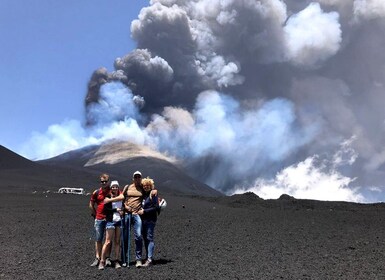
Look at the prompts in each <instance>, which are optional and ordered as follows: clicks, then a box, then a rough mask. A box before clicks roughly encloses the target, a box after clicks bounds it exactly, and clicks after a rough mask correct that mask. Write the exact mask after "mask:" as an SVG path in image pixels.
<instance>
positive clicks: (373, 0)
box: [353, 0, 385, 20]
mask: <svg viewBox="0 0 385 280" xmlns="http://www.w3.org/2000/svg"><path fill="white" fill-rule="evenodd" d="M353 10H354V15H355V16H356V17H357V18H363V19H369V20H370V19H374V18H384V17H385V1H383V0H355V1H354V7H353Z"/></svg>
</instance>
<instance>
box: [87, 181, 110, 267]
mask: <svg viewBox="0 0 385 280" xmlns="http://www.w3.org/2000/svg"><path fill="white" fill-rule="evenodd" d="M99 179H100V188H99V189H97V190H95V191H94V192H93V193H92V195H91V199H90V203H89V208H90V209H91V215H92V216H93V217H94V218H95V224H94V227H95V260H94V261H93V263H92V264H91V266H97V265H98V264H99V262H100V258H101V255H102V247H103V237H104V231H105V228H106V224H107V220H106V214H105V211H104V199H105V198H106V197H107V196H108V195H109V194H110V190H111V188H110V176H109V175H108V174H105V173H104V174H101V175H100V176H99Z"/></svg>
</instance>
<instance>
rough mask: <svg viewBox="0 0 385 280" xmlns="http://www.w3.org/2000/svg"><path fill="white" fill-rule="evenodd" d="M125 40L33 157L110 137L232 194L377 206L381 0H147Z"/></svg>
mask: <svg viewBox="0 0 385 280" xmlns="http://www.w3.org/2000/svg"><path fill="white" fill-rule="evenodd" d="M131 34H132V37H133V39H134V40H135V41H136V42H137V48H136V49H135V50H133V51H132V52H130V53H128V54H126V55H124V56H123V57H120V58H117V59H116V60H115V64H114V65H115V70H114V71H112V72H108V70H107V69H105V68H100V69H98V70H96V71H95V72H94V73H93V74H92V77H91V80H90V82H89V84H88V93H87V96H86V100H85V104H86V122H85V123H86V126H85V127H82V126H81V124H80V122H76V121H66V122H65V123H63V124H62V125H54V126H51V127H50V128H49V129H48V131H47V133H46V134H45V135H39V134H37V135H35V136H34V140H33V141H37V143H41V142H46V143H47V145H45V150H44V151H45V152H47V153H46V154H41V153H39V150H37V152H36V154H35V155H33V156H35V157H48V156H52V155H53V154H54V153H55V150H56V151H57V148H58V147H60V148H63V147H66V148H67V149H74V148H78V147H81V146H84V145H87V144H91V143H100V142H101V141H104V140H107V139H111V138H118V139H124V140H128V141H134V142H136V143H140V144H145V145H149V146H151V147H153V148H155V149H158V150H159V151H161V152H164V153H167V154H169V155H172V156H175V157H177V158H178V159H180V161H181V162H183V164H184V165H185V168H186V170H188V172H189V173H190V174H191V175H192V176H194V177H196V178H198V179H200V180H202V181H204V182H206V183H208V184H209V185H210V186H212V187H214V188H216V189H218V190H221V191H223V192H225V193H228V194H231V193H234V192H239V191H240V190H242V191H246V190H253V191H255V192H256V193H257V194H258V195H261V196H263V197H272V196H276V197H278V196H279V195H280V194H282V193H288V194H290V195H294V196H298V197H308V198H316V199H329V200H335V199H339V200H351V201H368V200H377V201H378V200H382V197H381V195H382V191H383V183H382V182H383V180H384V178H385V173H384V166H385V165H384V163H385V148H384V147H385V145H384V140H385V133H384V129H385V110H383V107H384V105H385V104H384V103H385V87H384V86H385V53H384V51H383V46H384V45H385V2H384V1H383V0H354V1H345V0H318V1H313V2H309V1H307V0H285V1H284V0H261V1H254V0H199V1H198V0H152V1H150V6H149V7H145V8H143V9H142V10H141V12H140V14H139V16H138V19H137V20H134V21H133V22H132V24H131ZM66 131H67V132H69V133H65V132H66ZM63 134H66V136H62V135H63ZM59 135H60V137H59ZM59 139H60V142H58V141H57V140H59ZM341 143H342V144H341ZM40 145H41V144H40ZM47 147H48V148H47ZM347 151H348V152H347ZM61 152H63V150H61ZM353 155H354V156H353ZM347 158H348V160H347Z"/></svg>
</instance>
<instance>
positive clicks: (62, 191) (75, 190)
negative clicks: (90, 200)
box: [58, 187, 86, 195]
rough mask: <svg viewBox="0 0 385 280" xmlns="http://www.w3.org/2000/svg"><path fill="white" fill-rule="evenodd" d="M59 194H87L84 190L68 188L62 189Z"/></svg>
mask: <svg viewBox="0 0 385 280" xmlns="http://www.w3.org/2000/svg"><path fill="white" fill-rule="evenodd" d="M58 193H70V194H81V195H85V194H86V192H85V191H84V189H83V188H67V187H64V188H60V189H59V191H58Z"/></svg>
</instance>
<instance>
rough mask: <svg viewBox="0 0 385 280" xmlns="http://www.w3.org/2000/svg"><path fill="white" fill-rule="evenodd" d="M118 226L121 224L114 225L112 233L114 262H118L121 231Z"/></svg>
mask: <svg viewBox="0 0 385 280" xmlns="http://www.w3.org/2000/svg"><path fill="white" fill-rule="evenodd" d="M120 224H121V222H118V223H115V232H114V253H115V262H118V261H119V258H120V231H121V230H120Z"/></svg>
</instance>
